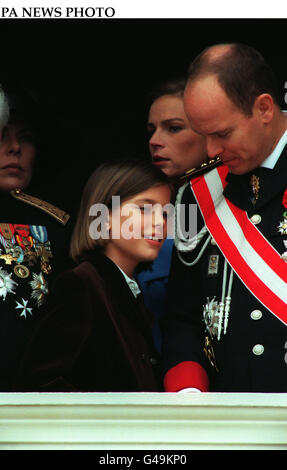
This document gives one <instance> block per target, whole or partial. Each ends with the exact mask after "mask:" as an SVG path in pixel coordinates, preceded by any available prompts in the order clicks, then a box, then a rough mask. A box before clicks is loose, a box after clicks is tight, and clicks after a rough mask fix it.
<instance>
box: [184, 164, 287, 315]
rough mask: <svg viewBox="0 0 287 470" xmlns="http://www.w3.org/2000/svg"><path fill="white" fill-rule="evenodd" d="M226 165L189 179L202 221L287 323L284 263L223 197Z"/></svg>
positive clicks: (255, 291)
mask: <svg viewBox="0 0 287 470" xmlns="http://www.w3.org/2000/svg"><path fill="white" fill-rule="evenodd" d="M227 173H228V168H227V167H226V166H220V167H218V168H215V169H214V170H212V171H210V172H209V173H206V174H205V175H202V176H199V177H197V178H194V180H191V182H190V185H191V189H192V191H193V193H194V195H195V198H196V200H197V203H198V205H199V207H200V210H201V213H202V216H203V218H204V221H205V224H206V226H207V228H208V230H209V232H210V234H211V235H212V237H213V238H214V240H215V241H216V243H217V245H218V247H219V249H220V250H221V252H222V253H223V255H224V257H225V258H226V259H227V261H228V262H229V264H230V265H231V266H232V268H233V270H234V271H235V272H236V274H237V275H238V277H239V278H240V279H241V281H242V282H243V283H244V284H245V286H246V287H247V288H248V289H249V290H250V291H251V292H252V294H253V295H254V296H255V297H256V298H257V299H258V300H259V301H260V302H261V303H262V304H263V305H264V306H265V307H266V308H267V309H269V310H270V311H271V312H272V313H273V314H274V315H276V317H278V318H279V319H280V320H281V321H282V322H283V323H285V324H287V263H286V262H285V261H284V260H283V259H282V258H281V256H280V254H279V253H277V251H276V250H275V249H274V248H273V246H272V245H271V244H270V243H269V242H268V240H266V238H265V237H264V236H263V235H262V233H261V232H260V231H259V230H258V229H257V227H255V226H254V224H253V223H252V222H251V221H250V219H249V218H248V215H247V213H246V212H245V211H243V210H242V209H239V208H238V207H236V206H235V205H234V204H232V203H231V202H230V201H229V200H228V199H226V198H225V197H224V196H223V190H224V187H225V186H226V182H225V178H226V175H227Z"/></svg>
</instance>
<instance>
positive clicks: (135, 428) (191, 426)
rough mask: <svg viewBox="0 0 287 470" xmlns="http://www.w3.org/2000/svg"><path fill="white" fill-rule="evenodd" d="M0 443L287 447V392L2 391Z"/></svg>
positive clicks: (90, 446)
mask: <svg viewBox="0 0 287 470" xmlns="http://www.w3.org/2000/svg"><path fill="white" fill-rule="evenodd" d="M0 449H4V450H6V449H15V450H18V449H110V450H113V449H116V450H121V449H125V450H126V449H136V450H142V449H181V450H184V449H218V450H219V449H232V450H234V449H247V450H251V449H261V450H262V449H277V450H283V449H287V394H245V393H240V394H239V393H238V394H230V393H186V394H168V393H0Z"/></svg>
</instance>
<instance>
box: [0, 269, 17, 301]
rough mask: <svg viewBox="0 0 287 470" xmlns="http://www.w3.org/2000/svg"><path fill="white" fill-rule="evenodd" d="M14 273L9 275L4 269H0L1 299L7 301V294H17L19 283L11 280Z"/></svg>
mask: <svg viewBox="0 0 287 470" xmlns="http://www.w3.org/2000/svg"><path fill="white" fill-rule="evenodd" d="M11 276H12V273H10V274H9V273H7V271H4V269H2V268H0V297H3V300H5V299H6V295H7V294H15V292H14V289H15V287H16V286H17V285H18V284H17V282H15V281H13V279H11Z"/></svg>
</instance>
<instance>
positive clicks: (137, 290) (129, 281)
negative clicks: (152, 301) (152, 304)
mask: <svg viewBox="0 0 287 470" xmlns="http://www.w3.org/2000/svg"><path fill="white" fill-rule="evenodd" d="M117 267H118V268H119V270H120V271H121V273H122V275H123V276H124V278H125V281H126V283H127V285H128V286H129V288H130V290H131V291H132V293H133V295H134V296H135V298H137V296H138V295H139V294H140V293H141V290H140V288H139V286H138V283H137V282H136V281H135V280H134V279H132V278H131V277H129V276H127V275H126V273H125V272H124V271H123V270H122V269H121V268H120V267H119V266H118V265H117Z"/></svg>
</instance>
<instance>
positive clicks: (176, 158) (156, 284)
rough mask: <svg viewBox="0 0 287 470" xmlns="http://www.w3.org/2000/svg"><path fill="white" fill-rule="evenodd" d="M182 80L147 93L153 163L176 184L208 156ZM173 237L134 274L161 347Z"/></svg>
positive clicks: (148, 126)
mask: <svg viewBox="0 0 287 470" xmlns="http://www.w3.org/2000/svg"><path fill="white" fill-rule="evenodd" d="M184 89H185V80H184V79H181V78H180V79H176V80H171V81H168V82H166V83H163V84H161V85H160V86H159V87H158V88H157V89H156V90H155V91H154V92H152V93H151V94H150V107H149V113H148V122H147V130H148V133H149V151H150V154H151V157H152V163H153V164H154V165H155V166H157V167H158V168H160V170H161V171H162V172H163V173H165V174H166V175H167V176H168V177H169V178H170V179H171V180H172V181H173V182H174V183H175V187H176V188H179V186H180V185H181V184H182V183H181V177H182V176H184V175H185V173H186V172H187V171H188V170H190V169H192V168H195V167H199V166H200V165H201V164H202V163H203V162H205V161H206V160H207V152H206V144H205V139H204V138H203V137H202V136H200V135H198V134H196V133H195V132H194V131H193V130H192V128H191V126H190V123H189V121H188V119H187V116H186V114H185V111H184V105H183V94H184ZM172 249H173V239H172V238H167V239H166V241H165V243H164V245H163V247H162V249H161V251H160V253H159V256H158V257H157V259H156V260H155V262H154V263H153V265H152V268H151V269H150V270H145V271H141V273H139V275H138V276H137V279H138V281H139V283H140V286H141V289H142V291H143V296H144V300H145V303H146V305H147V307H148V308H149V309H150V310H151V311H152V312H153V313H154V315H155V317H156V322H155V325H154V340H155V343H156V346H157V348H158V349H159V350H160V349H161V328H160V319H161V318H162V316H163V314H164V312H165V310H166V305H165V302H166V301H165V298H166V289H167V282H168V276H169V271H170V264H171V257H172Z"/></svg>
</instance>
